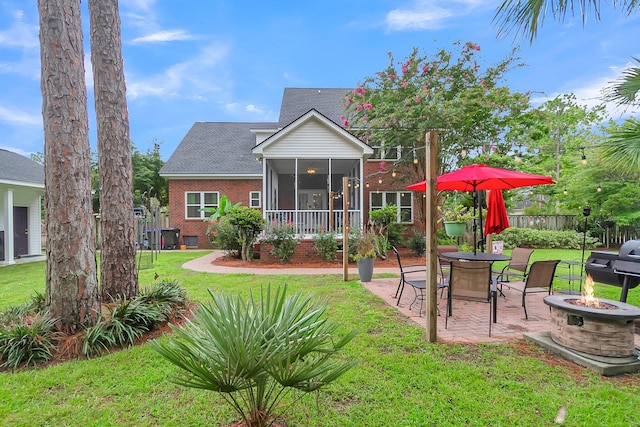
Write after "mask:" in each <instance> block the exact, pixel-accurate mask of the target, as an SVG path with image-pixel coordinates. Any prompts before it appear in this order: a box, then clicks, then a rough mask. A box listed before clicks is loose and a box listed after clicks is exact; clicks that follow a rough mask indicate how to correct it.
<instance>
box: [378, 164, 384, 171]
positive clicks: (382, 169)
mask: <svg viewBox="0 0 640 427" xmlns="http://www.w3.org/2000/svg"><path fill="white" fill-rule="evenodd" d="M384 165H385V163H384V162H380V163H378V170H379V171H380V172H384Z"/></svg>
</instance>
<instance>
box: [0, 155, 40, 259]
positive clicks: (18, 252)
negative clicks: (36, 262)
mask: <svg viewBox="0 0 640 427" xmlns="http://www.w3.org/2000/svg"><path fill="white" fill-rule="evenodd" d="M43 194H44V167H43V166H42V165H41V164H39V163H36V162H34V161H33V160H31V159H28V158H26V157H24V156H21V155H19V154H16V153H13V152H11V151H7V150H2V149H0V265H6V264H13V263H14V262H15V259H16V258H20V257H23V256H29V255H40V254H41V253H42V237H41V229H42V225H41V217H42V215H41V200H42V196H43Z"/></svg>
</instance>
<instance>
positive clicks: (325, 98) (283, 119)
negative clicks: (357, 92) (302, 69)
mask: <svg viewBox="0 0 640 427" xmlns="http://www.w3.org/2000/svg"><path fill="white" fill-rule="evenodd" d="M352 90H353V89H348V88H347V89H345V88H285V89H284V94H283V95H282V105H281V107H280V119H279V121H278V122H279V124H280V127H284V126H286V125H288V124H289V123H291V122H293V121H294V120H296V119H297V118H298V117H300V116H302V115H303V114H305V113H306V112H307V111H309V110H311V109H312V108H315V109H316V110H317V111H318V112H320V113H322V114H323V115H324V116H326V117H327V118H328V119H329V120H331V121H333V122H335V123H337V124H339V125H340V126H342V124H343V120H342V119H341V118H340V116H342V115H344V107H343V105H342V98H343V97H344V96H345V94H347V93H348V92H351V91H352Z"/></svg>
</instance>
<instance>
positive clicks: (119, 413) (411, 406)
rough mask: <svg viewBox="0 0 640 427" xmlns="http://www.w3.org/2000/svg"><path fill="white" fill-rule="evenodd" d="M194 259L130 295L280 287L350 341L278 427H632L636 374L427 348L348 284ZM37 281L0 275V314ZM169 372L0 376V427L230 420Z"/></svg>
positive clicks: (114, 362) (473, 348)
mask: <svg viewBox="0 0 640 427" xmlns="http://www.w3.org/2000/svg"><path fill="white" fill-rule="evenodd" d="M204 254H205V252H191V251H164V252H162V253H160V255H159V258H158V259H157V260H154V262H153V264H152V267H151V268H148V269H145V270H142V271H141V272H140V285H141V287H144V286H145V285H150V284H151V283H152V282H153V280H154V275H155V274H158V275H159V276H160V278H162V279H168V280H177V281H179V282H181V283H182V284H183V286H184V287H185V288H186V289H187V292H188V294H189V297H190V298H191V299H193V300H196V301H206V300H207V299H208V291H207V290H208V289H211V290H212V291H214V292H229V293H236V292H239V293H242V294H244V295H248V292H249V290H250V289H254V290H257V289H258V288H259V287H260V286H261V285H266V284H271V285H279V284H283V283H287V284H288V285H289V287H290V290H291V291H297V290H299V289H303V290H305V291H309V292H311V293H313V294H315V295H317V296H319V297H324V298H328V299H329V300H330V306H329V310H328V316H329V317H330V318H331V319H332V320H333V321H335V322H337V323H338V324H340V325H341V326H342V327H343V328H344V331H343V332H346V331H348V330H351V329H356V330H357V331H358V336H357V337H356V338H355V339H354V340H353V341H352V342H351V343H350V344H349V345H347V347H346V356H347V357H350V358H354V359H356V360H357V361H358V365H357V366H356V367H355V368H354V369H352V370H351V371H349V372H347V373H346V374H345V375H344V376H342V377H341V378H339V379H338V380H337V381H336V382H334V383H332V384H330V385H329V386H328V387H327V388H324V389H321V390H320V391H319V392H317V393H315V394H311V395H307V396H304V395H291V396H290V397H288V398H287V399H286V401H285V402H286V404H288V405H290V406H289V407H288V408H287V411H286V412H285V417H284V418H285V420H286V425H287V426H290V427H291V426H459V425H470V426H550V425H554V419H555V417H556V414H557V413H558V410H559V409H560V408H561V407H566V409H567V415H566V419H565V422H564V424H563V425H564V426H634V425H635V426H639V425H640V415H638V414H639V409H638V408H640V374H634V375H625V376H621V377H614V378H605V377H601V376H600V375H598V374H596V373H594V372H592V371H589V370H586V369H577V368H574V367H573V366H567V365H566V364H565V365H562V364H561V365H559V366H558V365H556V366H551V365H549V364H547V363H546V362H544V359H545V358H543V357H540V356H542V355H543V354H544V351H543V350H541V349H539V348H538V347H536V346H534V345H531V344H527V343H522V342H518V343H517V345H513V344H484V345H461V344H453V345H452V344H449V345H444V344H430V343H427V342H426V340H425V333H424V331H423V329H422V328H420V327H418V326H414V325H413V324H410V323H409V322H407V321H406V319H405V318H403V317H402V315H400V314H399V313H398V311H397V310H396V309H395V308H393V307H390V306H388V305H386V304H385V303H384V302H383V301H381V300H380V299H379V298H377V297H376V296H374V295H372V294H370V293H368V292H367V291H366V290H365V289H364V288H363V287H362V286H361V285H360V284H359V283H358V282H356V281H350V282H342V276H341V274H336V275H315V276H295V275H285V274H283V275H273V276H260V275H249V274H231V275H221V274H209V273H196V272H192V271H188V270H183V269H182V268H181V265H182V264H183V263H184V262H186V261H188V260H190V259H193V258H196V257H199V256H202V255H204ZM586 256H588V253H587V254H586ZM586 256H585V258H586ZM537 259H574V260H580V259H581V252H580V251H555V250H536V251H535V252H534V254H533V257H532V260H537ZM497 265H498V264H496V266H497ZM44 276H45V264H44V262H40V263H33V264H21V265H14V266H8V267H2V268H0V310H2V309H5V308H7V307H8V306H11V305H17V304H20V303H23V302H25V301H27V300H28V299H29V298H30V296H31V295H32V294H33V293H34V292H35V291H38V292H41V293H43V292H44V288H45V285H44ZM565 282H566V281H565ZM557 286H558V287H562V286H563V284H561V283H560V282H557ZM565 287H566V285H565ZM619 294H620V289H619V288H617V287H613V286H604V285H601V286H597V288H596V296H598V297H603V298H609V299H614V300H617V299H618V298H619ZM627 302H628V303H630V304H634V305H640V291H638V290H637V289H636V290H631V291H630V292H629V298H628V301H627ZM523 348H524V349H525V350H526V351H522V349H523ZM176 370H177V368H175V367H174V366H173V365H171V364H169V362H166V361H165V360H164V359H162V358H161V357H160V356H159V355H158V354H156V353H155V352H154V351H152V350H151V349H150V348H149V346H148V345H145V344H143V345H140V346H136V347H133V348H129V349H125V350H121V351H116V352H114V353H112V354H110V355H107V356H105V357H101V358H98V359H92V360H77V361H72V362H67V363H64V364H60V365H55V366H48V367H45V368H40V369H30V370H25V371H21V372H16V373H6V372H5V373H0V426H59V425H64V426H203V425H209V426H227V425H231V424H232V423H233V422H234V421H237V418H236V415H235V413H234V412H233V411H232V410H231V409H230V408H229V407H227V406H226V404H225V402H224V401H223V399H222V398H221V397H220V396H218V395H217V394H215V393H213V392H208V391H200V390H193V389H187V388H184V387H181V386H177V385H175V384H174V383H172V382H171V378H172V377H173V375H174V374H175V373H176Z"/></svg>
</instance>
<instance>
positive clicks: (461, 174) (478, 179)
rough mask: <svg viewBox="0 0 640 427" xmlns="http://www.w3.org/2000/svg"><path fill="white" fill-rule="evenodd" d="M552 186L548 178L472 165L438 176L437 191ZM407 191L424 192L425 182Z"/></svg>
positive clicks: (408, 188) (551, 181) (408, 187)
mask: <svg viewBox="0 0 640 427" xmlns="http://www.w3.org/2000/svg"><path fill="white" fill-rule="evenodd" d="M543 184H554V182H553V179H551V177H550V176H544V175H534V174H530V173H524V172H518V171H512V170H508V169H501V168H492V167H490V166H487V165H480V164H473V165H469V166H463V167H461V168H460V169H458V170H455V171H453V172H449V173H445V174H444V175H440V176H439V177H438V179H437V190H438V191H442V190H458V191H479V190H506V189H509V188H519V187H528V186H530V185H543ZM405 188H406V189H407V190H416V191H426V189H427V182H426V181H421V182H418V183H416V184H411V185H407V186H406V187H405Z"/></svg>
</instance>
